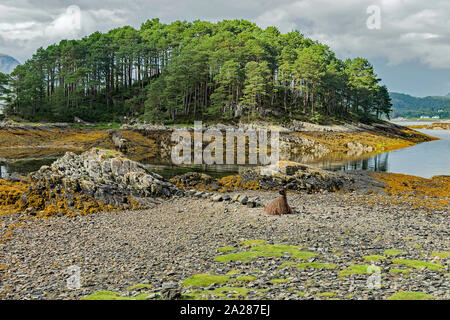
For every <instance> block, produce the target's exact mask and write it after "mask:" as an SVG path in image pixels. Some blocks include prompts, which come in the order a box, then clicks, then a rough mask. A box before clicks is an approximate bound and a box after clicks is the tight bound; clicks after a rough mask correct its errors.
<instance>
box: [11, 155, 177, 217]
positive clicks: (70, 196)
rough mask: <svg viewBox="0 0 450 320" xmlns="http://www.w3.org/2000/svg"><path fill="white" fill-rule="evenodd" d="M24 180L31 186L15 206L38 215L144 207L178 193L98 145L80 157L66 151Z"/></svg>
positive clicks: (170, 185) (171, 187)
mask: <svg viewBox="0 0 450 320" xmlns="http://www.w3.org/2000/svg"><path fill="white" fill-rule="evenodd" d="M29 179H30V180H31V184H30V187H29V189H28V191H27V192H25V193H24V194H23V196H22V199H21V201H20V203H19V205H20V206H21V208H22V209H23V210H25V209H27V208H33V209H34V210H35V211H36V212H39V213H40V215H43V216H52V215H56V214H58V215H61V214H68V213H74V212H79V213H81V214H89V213H94V212H99V211H111V210H115V209H142V208H148V207H150V206H152V205H153V204H155V203H157V202H158V201H157V200H155V198H161V197H170V196H171V195H173V194H175V193H177V192H179V190H178V189H177V188H176V187H175V186H174V185H173V184H172V183H170V182H168V181H165V180H164V179H163V178H162V177H161V176H159V175H158V174H155V173H152V172H149V171H148V170H147V168H146V167H145V166H144V165H142V164H140V163H138V162H135V161H131V160H129V159H126V158H124V157H123V156H122V154H120V153H118V152H115V151H110V150H102V149H92V150H90V151H87V152H85V153H83V154H81V155H77V154H75V153H72V152H68V153H66V154H65V155H64V156H63V157H62V158H60V159H58V160H57V161H56V162H54V163H53V164H52V165H51V166H43V167H41V169H39V170H38V171H36V172H34V173H32V174H30V176H29Z"/></svg>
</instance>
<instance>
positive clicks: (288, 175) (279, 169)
mask: <svg viewBox="0 0 450 320" xmlns="http://www.w3.org/2000/svg"><path fill="white" fill-rule="evenodd" d="M240 176H241V179H242V183H243V184H244V185H246V184H249V183H251V182H253V183H257V184H258V185H259V187H260V189H263V190H273V189H280V188H285V189H287V190H293V191H307V192H319V191H323V190H327V191H338V190H341V189H342V188H343V187H344V184H345V183H346V182H347V180H349V178H347V177H346V176H344V175H340V174H336V173H333V172H330V171H325V170H321V169H317V168H313V167H310V166H307V165H304V164H301V163H296V162H292V161H278V162H277V163H275V164H272V165H269V166H264V167H256V168H253V169H251V170H248V171H246V172H244V173H242V174H241V175H240Z"/></svg>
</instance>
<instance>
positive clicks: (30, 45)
mask: <svg viewBox="0 0 450 320" xmlns="http://www.w3.org/2000/svg"><path fill="white" fill-rule="evenodd" d="M2 3H4V4H3V5H0V51H2V52H5V51H10V52H11V54H13V55H14V54H15V53H16V52H18V54H16V55H19V56H18V58H22V59H23V60H24V59H25V58H28V57H29V56H30V55H31V54H32V53H33V52H34V51H35V50H36V48H37V47H39V46H46V45H48V44H51V43H54V42H58V41H59V40H61V39H63V38H79V37H81V36H85V35H88V34H90V33H92V32H95V31H97V30H99V31H107V30H109V29H111V28H115V27H119V26H123V25H126V24H129V25H132V26H135V27H139V26H140V24H141V23H142V22H144V21H145V20H146V19H150V18H155V17H160V18H161V20H162V21H164V22H170V21H173V20H176V19H181V20H195V19H206V20H212V21H218V20H221V19H224V18H227V19H235V18H237V19H241V18H242V19H248V20H251V21H254V22H256V23H257V24H258V25H260V26H261V27H267V26H272V25H274V26H277V27H278V28H279V29H280V30H281V31H282V32H288V31H291V30H292V29H299V30H300V31H301V32H302V33H304V34H305V35H307V36H309V37H311V38H312V39H314V40H319V41H321V42H324V43H326V44H328V45H330V47H331V48H332V50H334V51H336V52H337V53H338V55H339V56H341V57H355V56H364V57H367V58H369V59H373V58H383V59H387V60H388V61H389V63H390V64H399V63H405V62H409V61H420V62H422V63H423V64H426V65H427V66H429V67H433V68H441V69H450V48H449V44H450V1H448V0H428V1H423V0H339V1H337V0H279V1H276V2H275V1H271V0H246V1H242V0H227V1H223V0H210V1H209V2H208V5H205V1H202V0H192V1H189V2H188V1H180V0H152V1H146V0H134V1H132V0H130V1H122V0H109V1H92V0H78V1H76V0H60V1H56V0H41V1H39V2H37V1H31V0H2ZM71 3H75V4H76V5H78V6H79V7H80V8H81V14H80V15H79V16H77V14H76V10H75V11H70V10H69V9H67V8H68V7H69V6H70V5H71ZM371 5H377V6H379V7H380V8H381V29H379V30H377V29H375V30H369V29H368V28H367V26H366V21H367V18H368V17H369V15H368V14H367V12H366V9H367V8H368V7H369V6H371ZM78 18H79V19H80V23H81V28H78V27H74V26H76V25H77V23H76V21H78V20H77V19H78ZM74 19H75V23H74ZM7 49H9V50H7Z"/></svg>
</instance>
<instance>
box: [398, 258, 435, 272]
mask: <svg viewBox="0 0 450 320" xmlns="http://www.w3.org/2000/svg"><path fill="white" fill-rule="evenodd" d="M392 263H393V264H397V265H400V264H402V265H405V266H407V267H412V268H418V269H421V268H427V269H429V270H434V271H441V270H443V269H444V267H443V266H442V265H440V264H437V263H432V262H427V261H421V260H405V259H394V260H392Z"/></svg>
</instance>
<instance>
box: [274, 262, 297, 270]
mask: <svg viewBox="0 0 450 320" xmlns="http://www.w3.org/2000/svg"><path fill="white" fill-rule="evenodd" d="M295 265H296V263H295V262H284V263H283V264H281V265H280V266H279V267H278V268H280V269H284V268H291V267H293V266H295Z"/></svg>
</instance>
